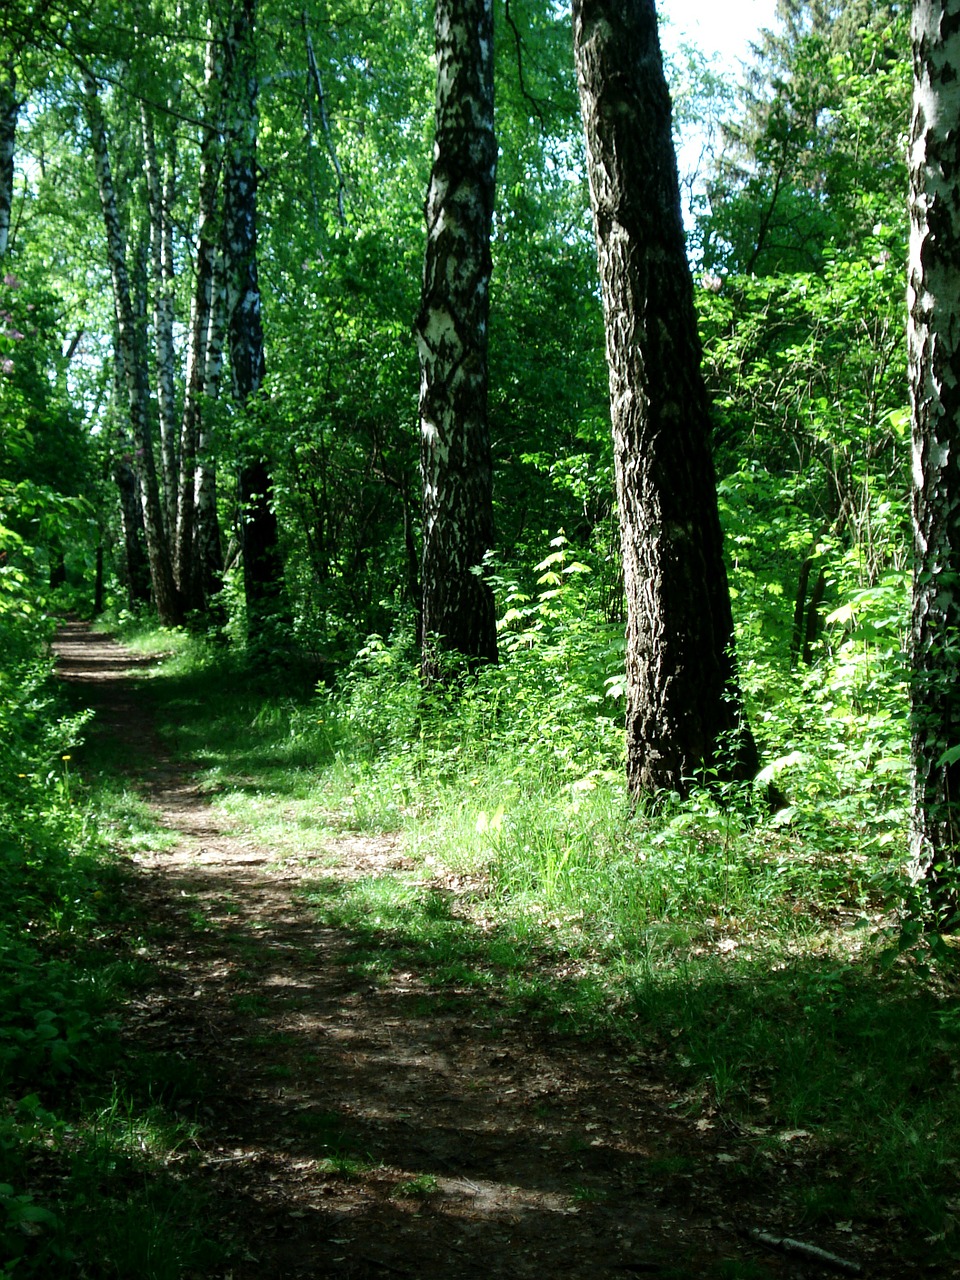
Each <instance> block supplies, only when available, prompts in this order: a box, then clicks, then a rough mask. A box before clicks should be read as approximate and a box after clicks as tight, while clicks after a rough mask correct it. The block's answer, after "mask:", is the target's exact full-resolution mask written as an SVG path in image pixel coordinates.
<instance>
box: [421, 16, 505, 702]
mask: <svg viewBox="0 0 960 1280" xmlns="http://www.w3.org/2000/svg"><path fill="white" fill-rule="evenodd" d="M436 50H437V106H436V136H435V141H434V159H433V170H432V173H431V176H430V186H429V190H428V192H427V203H426V222H427V248H426V257H425V264H424V278H423V293H422V298H421V306H420V313H419V315H418V317H417V322H416V336H417V347H418V350H419V355H420V373H421V380H420V466H421V473H422V481H423V558H422V573H421V581H422V593H423V594H422V600H423V618H422V635H423V659H422V666H423V674H424V677H425V679H427V680H433V679H436V678H437V677H438V676H439V675H440V670H441V666H442V664H441V660H440V655H441V652H442V651H443V650H447V651H453V652H456V653H459V654H462V655H464V656H465V657H466V658H467V659H468V661H470V662H473V663H475V662H478V661H484V660H485V661H492V662H495V661H496V659H497V631H496V615H495V608H494V599H493V592H492V590H491V589H490V586H489V584H488V583H487V582H486V581H485V579H484V577H483V574H482V569H481V566H482V563H483V558H484V555H485V554H486V553H487V552H488V551H489V550H490V549H491V547H492V546H493V537H494V531H493V465H492V460H491V451H490V434H489V428H488V424H487V319H488V315H489V287H490V272H491V258H490V228H491V223H492V218H493V201H494V192H495V180H496V163H497V146H496V139H495V136H494V132H493V0H437V7H436Z"/></svg>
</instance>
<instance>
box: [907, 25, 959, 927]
mask: <svg viewBox="0 0 960 1280" xmlns="http://www.w3.org/2000/svg"><path fill="white" fill-rule="evenodd" d="M912 39H913V66H914V99H913V125H912V129H911V135H910V212H911V227H910V264H909V281H908V288H907V303H908V308H909V319H908V348H909V366H910V395H911V403H912V407H913V479H914V488H913V530H914V586H913V626H912V645H911V661H912V677H913V705H912V756H913V778H914V806H913V824H912V831H911V855H912V868H913V873H914V876H915V877H916V878H917V879H926V881H927V882H928V884H929V885H930V887H931V889H932V893H933V898H934V902H935V905H936V909H937V912H938V915H939V916H940V917H941V919H942V918H944V917H949V916H951V915H955V913H956V910H957V906H958V901H960V895H958V887H957V871H958V868H960V758H958V757H960V679H958V672H960V577H958V574H960V325H958V315H960V129H958V127H957V126H958V121H960V79H958V70H960V0H915V2H914V7H913V31H912Z"/></svg>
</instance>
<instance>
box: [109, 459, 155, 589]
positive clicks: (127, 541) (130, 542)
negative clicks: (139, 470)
mask: <svg viewBox="0 0 960 1280" xmlns="http://www.w3.org/2000/svg"><path fill="white" fill-rule="evenodd" d="M113 478H114V480H115V481H116V485H117V492H118V493H119V495H120V527H121V529H122V531H123V550H124V556H123V559H124V577H125V579H126V587H127V603H128V605H129V606H130V608H131V609H136V607H137V606H138V605H141V604H147V603H148V601H149V600H150V564H149V561H148V559H147V552H146V540H145V538H144V533H143V509H142V507H141V506H140V492H139V484H138V482H137V475H136V472H135V471H134V469H133V467H132V466H131V465H130V462H129V460H128V459H127V458H121V459H120V460H119V461H118V462H116V463H115V464H114V468H113Z"/></svg>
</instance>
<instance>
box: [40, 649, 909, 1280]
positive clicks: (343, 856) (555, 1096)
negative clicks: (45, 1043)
mask: <svg viewBox="0 0 960 1280" xmlns="http://www.w3.org/2000/svg"><path fill="white" fill-rule="evenodd" d="M56 651H57V655H58V661H59V669H60V673H61V675H62V677H63V678H64V679H65V680H67V681H70V682H71V683H73V684H75V685H78V686H80V687H81V697H82V698H83V699H84V700H85V701H86V702H87V704H88V705H90V706H92V707H94V708H95V709H96V716H97V719H96V722H95V726H94V732H97V733H99V734H101V735H105V736H107V735H108V736H110V737H112V738H113V739H115V740H116V742H117V743H118V744H119V745H120V746H121V747H122V757H123V759H124V761H125V762H126V763H125V768H126V769H127V771H128V777H129V781H130V783H131V785H133V786H135V787H136V789H137V790H138V791H139V792H140V794H141V795H143V796H144V797H145V798H146V799H147V800H148V802H149V803H150V805H151V806H152V807H153V809H154V811H155V813H156V815H157V817H158V819H159V821H160V823H162V825H163V826H164V827H166V828H168V829H169V831H170V832H171V833H173V835H174V836H175V837H176V839H175V843H172V846H171V847H170V848H169V849H168V850H166V851H164V852H161V853H150V854H127V855H126V865H127V866H128V867H129V876H130V890H129V892H130V894H131V896H132V898H133V899H134V900H136V901H138V902H139V904H140V905H141V907H142V912H143V914H144V915H145V917H146V918H148V919H149V921H150V923H151V929H150V931H149V934H148V935H147V937H148V942H147V947H148V949H149V951H150V955H149V957H148V959H149V961H150V963H151V964H152V965H154V966H155V968H156V971H157V973H158V975H159V977H158V980H157V982H156V984H155V985H154V986H152V988H151V989H149V990H142V991H140V992H138V993H137V995H136V998H135V999H133V1000H132V1001H131V1002H130V1004H129V1005H128V1007H127V1008H126V1011H125V1013H124V1028H123V1035H124V1036H126V1037H128V1038H129V1039H130V1040H131V1041H133V1040H135V1041H136V1042H137V1044H138V1045H140V1046H141V1047H147V1048H149V1049H151V1050H152V1051H154V1052H155V1053H158V1054H161V1055H163V1059H164V1060H165V1061H166V1062H168V1063H169V1074H170V1096H171V1097H172V1098H174V1099H175V1103H176V1105H177V1106H178V1107H180V1108H182V1109H183V1110H184V1111H187V1112H189V1113H190V1114H193V1115H196V1116H197V1118H198V1121H199V1131H198V1135H197V1139H196V1142H195V1144H194V1146H193V1147H191V1148H190V1149H189V1150H185V1151H183V1152H181V1153H178V1155H177V1156H176V1157H175V1159H176V1160H181V1161H183V1162H185V1163H186V1164H187V1165H188V1166H189V1168H190V1169H191V1170H193V1172H194V1173H197V1172H198V1171H199V1174H200V1176H201V1178H202V1181H203V1183H204V1185H205V1187H206V1188H207V1191H208V1192H209V1194H210V1197H211V1205H212V1206H213V1207H214V1213H213V1217H214V1222H213V1224H212V1225H213V1227H214V1229H215V1231H216V1233H217V1234H218V1235H220V1236H221V1237H226V1238H228V1239H232V1240H233V1241H234V1242H235V1243H236V1245H237V1246H238V1248H237V1256H236V1258H235V1259H234V1260H233V1261H232V1262H231V1264H230V1266H229V1268H227V1269H225V1270H223V1271H222V1272H220V1273H218V1274H219V1275H221V1276H222V1277H223V1280H227V1277H232V1280H254V1277H256V1280H286V1278H287V1277H291V1278H292V1277H307V1276H310V1277H326V1276H331V1277H343V1278H344V1280H347V1278H356V1280H361V1278H362V1280H367V1278H368V1277H390V1276H410V1277H416V1278H417V1280H439V1278H440V1277H443V1278H444V1280H449V1278H451V1277H469V1276H476V1277H504V1278H507V1277H509V1278H510V1280H526V1278H528V1277H529V1278H531V1280H532V1278H534V1277H536V1280H559V1278H563V1277H569V1278H570V1280H574V1278H577V1280H588V1278H589V1280H593V1278H595V1277H606V1276H630V1275H634V1276H636V1275H643V1276H657V1277H663V1278H668V1277H672V1278H674V1280H683V1278H684V1277H689V1278H691V1280H710V1278H711V1277H716V1278H717V1280H724V1278H725V1280H737V1278H740V1280H764V1278H767V1277H783V1278H789V1280H802V1278H804V1277H820V1276H827V1275H830V1274H831V1273H833V1274H836V1269H835V1268H833V1269H831V1268H830V1267H829V1266H826V1267H825V1266H824V1264H823V1263H822V1262H820V1261H814V1260H811V1259H810V1258H795V1257H791V1256H788V1255H786V1254H784V1253H782V1252H780V1251H777V1250H769V1249H766V1248H764V1247H763V1246H762V1245H760V1244H758V1243H756V1242H755V1241H754V1240H752V1239H750V1238H749V1237H748V1234H747V1232H748V1231H749V1229H751V1228H753V1229H757V1228H759V1229H762V1230H766V1231H773V1232H776V1231H777V1230H778V1229H782V1230H788V1229H789V1227H790V1226H791V1225H792V1224H790V1223H783V1222H781V1220H780V1217H779V1216H778V1215H779V1212H780V1208H781V1207H782V1194H781V1193H782V1189H783V1187H784V1186H785V1185H786V1182H787V1181H788V1180H793V1181H794V1184H795V1180H796V1178H797V1175H798V1169H797V1168H796V1162H794V1161H792V1160H791V1158H790V1157H789V1156H785V1157H784V1158H783V1159H782V1160H775V1159H773V1158H770V1159H769V1173H768V1175H767V1176H766V1177H765V1178H759V1177H758V1176H757V1173H756V1166H757V1161H758V1159H759V1156H758V1155H757V1153H756V1150H755V1145H756V1144H755V1143H754V1144H753V1146H752V1147H751V1145H750V1143H749V1136H748V1135H746V1134H742V1133H739V1132H738V1131H737V1130H736V1129H734V1128H732V1127H729V1126H727V1125H725V1124H723V1123H721V1122H719V1121H718V1123H716V1124H713V1125H706V1126H705V1125H704V1124H703V1122H702V1121H701V1122H700V1124H699V1125H698V1124H697V1123H695V1121H694V1120H693V1119H692V1118H690V1116H689V1112H688V1113H687V1114H686V1115H685V1108H684V1106H683V1105H681V1102H680V1100H678V1096H677V1094H676V1093H675V1092H674V1091H672V1090H671V1087H670V1086H669V1085H668V1084H665V1083H664V1082H663V1081H662V1080H660V1079H658V1077H657V1068H656V1055H655V1054H654V1053H653V1052H652V1051H651V1053H650V1055H649V1056H648V1057H645V1056H644V1055H643V1053H642V1052H641V1053H637V1052H634V1053H631V1054H630V1055H629V1056H627V1055H626V1053H625V1052H624V1051H623V1050H622V1049H621V1048H620V1047H618V1046H616V1045H614V1044H607V1045H604V1044H596V1043H584V1042H582V1041H576V1040H573V1039H566V1038H563V1037H562V1036H559V1035H557V1034H554V1033H552V1032H550V1031H549V1030H547V1029H545V1028H543V1027H539V1026H537V1025H536V1024H535V1023H534V1022H531V1021H530V1020H525V1019H523V1018H521V1017H519V1016H517V1015H515V1014H514V1013H512V1012H511V1011H510V1010H509V1009H508V1008H507V1006H506V1005H505V1004H500V1003H498V1001H497V998H496V997H495V996H478V995H477V993H476V991H475V990H471V989H468V988H463V989H459V988H457V987H456V986H449V987H447V988H445V989H444V988H438V987H437V986H436V985H434V984H428V983H427V982H426V981H425V980H424V979H423V978H422V977H421V975H419V974H418V973H417V972H416V971H404V972H399V973H397V972H394V973H392V974H391V975H389V976H388V977H387V978H386V979H384V980H382V981H378V982H377V983H371V982H369V981H366V980H365V979H363V978H362V977H358V976H357V973H356V972H355V971H354V970H351V968H350V966H349V964H348V963H345V961H344V957H345V955H346V954H347V953H349V951H350V948H351V945H353V944H354V943H355V941H356V940H355V939H354V938H352V937H351V935H350V933H349V931H347V930H341V929H333V928H327V927H322V926H321V925H320V924H318V922H317V920H316V918H315V917H314V915H313V913H312V912H311V910H310V908H309V906H308V905H306V904H304V903H303V902H302V899H301V897H300V896H298V890H300V889H302V887H303V886H304V884H305V883H306V882H308V881H309V880H310V879H311V878H312V879H314V880H315V879H316V878H317V876H318V875H320V874H322V875H323V876H324V877H325V878H330V877H342V878H343V879H345V880H346V879H349V878H352V877H357V876H360V875H363V876H371V875H375V874H377V872H378V870H381V871H386V870H391V869H396V868H398V867H402V866H403V865H405V864H404V855H403V852H402V850H401V849H399V848H398V846H397V845H396V844H395V843H393V842H391V841H390V840H389V838H387V839H384V840H382V841H380V842H378V841H375V840H372V839H364V838H343V839H342V840H338V839H334V840H332V841H327V842H325V846H324V849H323V851H322V860H321V859H320V858H318V862H317V866H316V867H314V868H311V867H310V866H304V865H301V864H299V863H298V864H297V865H291V864H290V863H283V862H282V861H281V860H279V859H278V858H276V857H275V856H273V855H272V854H271V850H270V849H269V848H258V847H255V846H254V845H252V844H251V843H250V842H249V841H248V840H247V839H246V838H245V836H244V833H243V831H241V830H232V829H230V828H229V827H228V826H227V825H225V822H224V819H222V818H221V817H220V816H219V815H217V814H216V813H215V812H214V811H213V810H212V809H211V807H210V805H209V804H208V803H207V801H206V800H205V798H204V796H203V795H202V794H201V793H200V792H199V790H198V789H197V787H196V785H195V783H194V781H193V780H192V779H191V777H190V776H189V774H188V773H187V772H186V771H182V770H181V769H180V768H178V767H177V766H176V765H175V764H174V763H173V762H172V761H171V760H170V758H169V756H168V755H167V754H166V753H165V751H164V748H163V744H162V743H161V741H160V740H159V738H158V736H157V735H156V733H155V731H154V729H153V727H152V725H151V723H150V721H149V718H148V716H147V714H146V711H145V710H144V705H143V701H142V700H141V699H140V698H138V688H137V680H138V676H141V675H142V668H143V666H144V665H145V664H144V660H143V659H138V658H136V657H134V656H132V655H130V654H129V653H127V652H125V651H124V650H123V649H122V648H120V647H119V646H118V645H117V644H115V643H114V642H112V641H110V640H109V639H107V638H105V637H103V636H99V635H95V634H93V633H91V632H90V631H89V629H88V628H86V627H85V626H83V625H80V624H70V625H68V626H66V627H65V628H64V629H63V631H62V633H61V635H60V637H59V639H58V641H57V645H56ZM744 1170H750V1171H751V1172H750V1173H749V1176H745V1173H744ZM791 1234H793V1233H792V1232H791ZM816 1243H817V1244H819V1245H821V1246H822V1247H823V1248H825V1249H828V1250H831V1251H835V1252H836V1253H838V1254H840V1255H842V1256H844V1257H846V1258H847V1259H853V1260H856V1261H857V1262H858V1263H859V1264H860V1265H861V1267H862V1274H864V1275H868V1276H871V1277H881V1278H887V1280H894V1278H895V1277H899V1276H903V1275H904V1274H906V1273H905V1272H904V1268H903V1266H902V1264H899V1263H897V1262H896V1261H895V1260H894V1259H893V1258H892V1257H891V1256H890V1255H889V1254H886V1255H884V1252H883V1251H878V1252H876V1253H872V1252H871V1242H870V1241H868V1240H865V1239H863V1238H860V1237H857V1238H854V1239H853V1240H851V1237H850V1236H849V1235H848V1236H846V1237H843V1236H837V1235H834V1236H833V1237H832V1238H822V1237H820V1238H818V1239H817V1241H816ZM873 1247H874V1248H876V1247H877V1245H876V1242H873Z"/></svg>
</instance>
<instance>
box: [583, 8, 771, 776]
mask: <svg viewBox="0 0 960 1280" xmlns="http://www.w3.org/2000/svg"><path fill="white" fill-rule="evenodd" d="M573 19H574V46H575V56H576V65H577V79H578V88H579V93H580V104H581V114H582V116H583V123H584V130H585V134H586V143H587V170H588V174H589V179H590V196H591V202H592V206H593V217H594V228H595V232H596V241H597V254H598V261H599V267H600V282H601V291H602V296H603V308H604V317H605V323H606V335H607V363H608V366H609V374H610V405H611V416H612V423H613V437H614V455H615V466H616V480H617V497H618V502H619V508H620V521H621V535H622V544H623V568H624V585H625V589H626V599H627V774H628V782H629V786H630V791H631V793H632V794H633V795H634V796H637V795H639V794H640V793H643V792H653V793H655V792H658V791H674V792H677V793H679V794H684V793H685V792H687V791H688V790H689V787H690V785H691V783H692V782H693V781H695V780H699V779H703V778H704V777H706V776H710V775H711V774H713V773H717V774H719V775H721V776H725V777H733V778H746V777H750V776H752V774H753V773H754V772H755V769H756V765H757V754H756V748H755V746H754V742H753V738H752V737H751V735H750V732H749V730H748V728H747V727H746V725H745V723H744V720H743V715H742V707H741V699H740V695H739V691H738V687H737V679H736V664H735V661H734V656H733V618H732V614H731V608H730V595H729V590H728V586H727V574H726V568H725V566H724V561H723V546H722V534H721V529H720V519H719V514H718V508H717V493H716V479H715V475H714V468H713V460H712V457H711V453H710V444H709V433H710V411H709V406H708V402H707V395H706V389H705V387H704V382H703V377H702V375H701V371H700V356H701V351H700V340H699V336H698V333H697V324H696V315H695V311H694V304H693V287H692V281H691V277H690V270H689V267H688V265H687V258H686V252H685V245H684V233H683V224H682V220H681V212H680V189H679V182H678V179H677V164H676V156H675V154H674V149H673V139H672V136H671V122H670V118H671V107H670V98H669V94H668V92H667V86H666V82H665V79H664V75H663V65H662V59H661V53H660V42H659V36H658V32H657V14H656V8H655V5H654V0H574V3H573Z"/></svg>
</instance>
